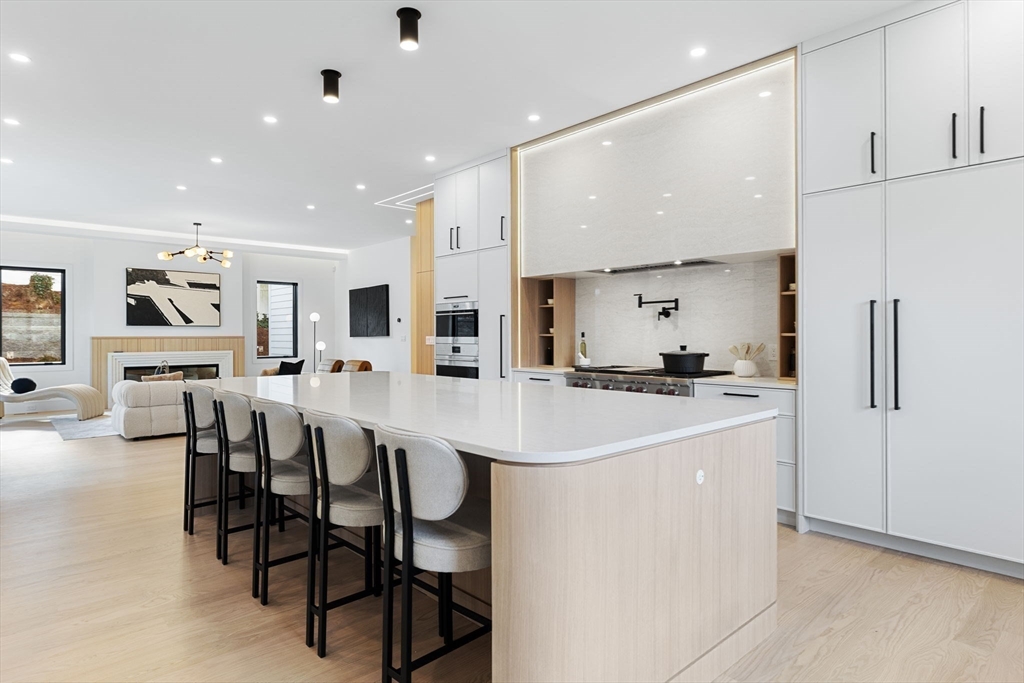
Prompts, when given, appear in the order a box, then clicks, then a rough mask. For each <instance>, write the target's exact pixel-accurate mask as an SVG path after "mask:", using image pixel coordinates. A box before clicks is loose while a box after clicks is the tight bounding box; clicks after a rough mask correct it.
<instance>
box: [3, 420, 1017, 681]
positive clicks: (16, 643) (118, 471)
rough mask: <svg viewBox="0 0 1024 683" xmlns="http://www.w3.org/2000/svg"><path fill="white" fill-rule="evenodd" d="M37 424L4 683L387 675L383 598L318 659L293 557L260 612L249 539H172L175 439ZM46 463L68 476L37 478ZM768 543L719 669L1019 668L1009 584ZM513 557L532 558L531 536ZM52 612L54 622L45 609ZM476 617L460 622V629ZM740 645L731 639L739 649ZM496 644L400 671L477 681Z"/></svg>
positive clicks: (929, 566) (996, 676) (752, 673)
mask: <svg viewBox="0 0 1024 683" xmlns="http://www.w3.org/2000/svg"><path fill="white" fill-rule="evenodd" d="M40 417H41V416H40V415H38V414H36V415H31V416H20V415H8V416H7V417H6V418H4V419H3V421H2V422H0V456H2V461H3V478H2V480H0V487H2V490H3V493H2V496H0V504H2V509H3V514H0V556H2V557H3V562H2V563H0V601H2V603H3V609H2V610H0V625H2V635H0V642H2V647H3V657H0V680H3V681H29V680H33V681H38V680H47V681H128V680H141V679H160V680H175V681H199V680H204V681H205V680H218V681H254V680H297V679H300V678H301V679H304V680H345V681H371V680H374V681H376V680H380V624H381V607H380V605H381V603H380V599H379V598H368V599H365V600H359V601H357V602H354V603H352V604H350V605H346V606H345V607H343V608H340V609H339V610H335V611H333V612H331V615H330V617H329V618H328V632H327V657H326V658H325V659H319V658H318V657H316V656H315V655H312V654H311V653H310V651H309V649H307V648H306V647H305V643H304V641H303V631H302V619H301V611H302V606H303V605H304V604H305V600H306V582H305V572H306V566H305V563H303V562H292V563H289V564H285V565H281V566H280V567H275V568H274V569H272V570H271V576H270V581H271V602H272V605H271V606H270V607H261V606H260V604H259V601H256V600H253V599H252V598H250V597H249V589H248V587H249V582H250V578H251V573H252V533H251V532H245V533H238V534H232V535H231V555H230V560H231V561H230V564H228V565H227V566H222V565H221V564H220V563H219V562H217V561H216V560H215V559H214V557H213V531H214V521H215V520H214V517H213V516H203V517H197V518H196V529H195V536H188V535H186V534H184V533H182V531H181V485H182V466H181V454H182V453H183V449H184V439H182V438H181V437H167V438H160V439H145V440H141V441H125V440H124V439H122V438H121V437H119V436H111V437H101V438H96V439H81V440H76V441H62V440H61V438H60V436H59V435H58V434H57V433H56V432H55V431H54V429H53V428H52V427H51V426H50V425H49V424H48V423H47V422H45V421H43V420H41V419H40ZM42 462H45V463H59V464H60V467H61V469H62V470H63V471H68V472H74V473H75V476H59V477H53V476H40V463H42ZM45 510H59V511H60V514H41V512H40V511H45ZM231 515H232V520H231V523H232V524H246V523H248V522H251V521H252V509H251V507H246V509H245V510H243V511H238V510H234V509H233V510H232V512H231ZM126 520H130V523H126ZM558 521H559V520H555V522H558ZM550 523H552V522H551V521H550V520H549V524H550ZM645 523H646V522H645ZM637 528H638V529H639V528H640V527H637ZM633 532H635V530H631V533H633ZM306 534H307V531H306V526H305V525H304V524H302V523H300V522H297V521H296V522H289V523H288V530H287V531H286V532H285V533H283V534H279V533H277V532H276V531H275V532H273V536H272V539H273V540H272V542H273V547H272V552H273V553H274V556H275V557H277V556H281V555H287V554H289V553H293V552H300V551H302V550H304V549H305V547H306V539H307V536H306ZM776 534H777V538H778V553H779V576H780V578H781V579H782V580H781V582H780V583H779V597H778V610H779V615H778V616H779V626H778V628H777V629H775V630H774V631H773V632H772V633H771V635H770V636H769V637H768V639H767V640H764V641H763V642H761V644H760V645H758V646H756V647H755V648H754V649H753V651H751V652H750V653H749V654H747V655H746V656H745V657H743V658H742V659H741V660H739V661H738V662H737V663H736V664H734V665H733V666H732V667H730V668H729V669H728V670H726V671H725V673H724V675H722V676H721V677H720V678H718V680H720V681H725V682H727V683H735V682H738V681H742V682H744V683H746V682H749V683H760V682H761V681H797V680H800V681H824V680H829V681H865V680H870V681H885V682H893V683H897V682H903V681H922V682H929V683H930V682H938V681H952V680H977V681H1019V680H1022V679H1024V650H1022V648H1024V584H1022V582H1021V581H1020V580H1019V579H1013V578H1009V577H1005V576H1000V575H998V574H992V573H989V572H984V571H980V570H977V569H970V568H967V567H959V566H957V565H953V564H949V563H946V562H938V561H935V560H930V559H927V558H923V557H918V556H915V555H910V554H907V553H900V552H892V551H890V550H885V549H883V548H878V547H874V546H871V545H867V544H865V543H856V542H853V541H848V540H845V539H842V538H837V537H834V536H828V535H825V534H819V533H812V534H798V533H797V532H796V531H794V530H793V529H792V528H790V527H787V526H784V525H777V526H776ZM55 539H58V540H59V542H55ZM72 543H73V544H74V545H73V546H72V545H69V544H72ZM521 552H522V553H523V555H524V559H526V558H528V557H531V556H532V557H536V555H532V554H531V553H532V547H531V546H527V547H526V548H524V549H521ZM69 553H73V555H74V557H75V558H76V559H77V560H78V561H72V562H69V561H68V559H69ZM362 566H363V565H362V559H361V558H359V557H357V556H355V555H353V554H352V553H349V552H348V551H346V550H337V551H333V552H332V553H331V561H330V571H331V573H330V593H329V595H330V597H332V598H333V597H337V596H342V595H346V594H348V593H351V592H353V591H356V590H360V589H361V588H362V587H363V578H362ZM588 569H589V568H588V567H587V566H586V565H585V564H583V563H582V562H581V560H580V559H573V561H572V562H571V563H570V565H569V567H568V568H567V571H570V572H573V573H574V575H575V576H576V577H577V578H578V579H579V580H581V581H584V580H586V581H588V583H589V585H591V586H596V590H595V592H594V593H593V594H592V597H593V598H594V599H596V600H603V599H604V595H605V593H606V592H608V591H615V590H618V589H619V588H620V586H621V584H620V583H619V582H617V581H616V582H613V583H611V584H608V585H604V586H597V585H596V584H594V583H593V582H592V581H591V580H590V579H589V577H588V575H587V573H588ZM526 595H529V593H527V594H526ZM457 599H459V598H458V597H457ZM436 604H437V603H436V602H435V601H434V600H431V599H429V598H427V597H426V596H425V595H423V594H422V593H417V594H416V598H415V600H414V601H413V610H414V611H413V616H414V621H413V643H414V646H415V648H416V651H417V654H419V653H422V652H425V651H427V650H428V649H431V648H433V647H435V646H437V645H439V644H440V643H441V639H440V638H438V637H437V612H436ZM58 610H59V612H60V616H61V618H59V619H41V618H40V614H51V613H54V612H56V611H58ZM765 618H769V617H765ZM396 619H398V620H400V617H399V616H398V610H397V609H396ZM751 624H752V625H753V624H754V622H751ZM98 625H101V626H102V627H98ZM472 628H473V625H472V624H471V623H470V622H469V621H468V620H466V619H463V618H462V617H459V616H456V617H455V634H456V636H460V635H462V634H464V633H467V632H469V631H470V630H472ZM748 628H750V627H748ZM737 636H740V637H742V636H741V632H738V633H737ZM737 636H733V638H732V639H730V643H732V642H733V641H734V639H735V645H733V644H730V646H729V647H734V646H735V647H736V648H737V650H739V649H742V646H741V644H740V643H739V640H738V639H737ZM752 639H755V640H759V639H760V638H758V637H752ZM493 641H494V638H493V636H485V637H484V638H481V639H479V640H477V641H475V642H473V643H470V644H469V645H467V646H466V647H463V648H461V649H459V650H457V651H455V652H453V653H452V654H450V655H447V656H445V657H441V658H440V659H439V660H437V661H435V662H433V663H431V664H428V665H427V666H425V667H423V668H422V669H419V670H417V671H416V673H415V674H414V676H413V678H414V680H415V681H416V683H433V682H435V681H481V682H482V681H488V680H490V679H491V677H490V675H489V673H490V666H491V648H492V642H493ZM55 644H56V645H55ZM183 652H187V653H188V656H182V653H183ZM715 652H717V650H716V651H715ZM707 658H708V655H705V657H704V658H702V659H701V660H699V661H698V662H696V663H694V664H693V665H691V666H690V668H688V669H686V670H685V671H683V672H682V673H680V674H678V675H677V679H678V680H680V681H682V680H686V677H687V676H692V678H693V679H697V680H712V679H713V678H714V676H713V675H711V674H710V673H706V672H702V671H701V670H700V669H699V668H698V667H702V666H706V665H707V664H708V662H706V661H705V660H706V659H707ZM572 680H575V677H573V678H572Z"/></svg>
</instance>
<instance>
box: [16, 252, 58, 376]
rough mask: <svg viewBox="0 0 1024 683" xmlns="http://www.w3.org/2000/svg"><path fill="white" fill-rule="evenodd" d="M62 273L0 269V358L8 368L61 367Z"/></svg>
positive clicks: (45, 270) (34, 269)
mask: <svg viewBox="0 0 1024 683" xmlns="http://www.w3.org/2000/svg"><path fill="white" fill-rule="evenodd" d="M64 280H65V277H64V271H63V270H54V269H50V268H22V267H16V266H0V289H2V296H0V354H2V355H3V357H4V358H6V359H7V362H8V363H10V364H11V365H27V364H32V363H38V364H44V363H45V364H48V365H49V364H53V365H63V364H64V362H65V360H64V350H65V340H64V331H65V324H64V321H65V316H64Z"/></svg>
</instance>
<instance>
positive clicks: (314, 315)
mask: <svg viewBox="0 0 1024 683" xmlns="http://www.w3.org/2000/svg"><path fill="white" fill-rule="evenodd" d="M309 320H310V322H312V323H313V372H316V352H317V349H320V345H319V344H318V343H317V341H316V321H317V320H320V314H319V313H317V312H316V311H313V312H312V313H310V314H309ZM320 350H321V351H322V350H323V349H320ZM321 355H323V354H321Z"/></svg>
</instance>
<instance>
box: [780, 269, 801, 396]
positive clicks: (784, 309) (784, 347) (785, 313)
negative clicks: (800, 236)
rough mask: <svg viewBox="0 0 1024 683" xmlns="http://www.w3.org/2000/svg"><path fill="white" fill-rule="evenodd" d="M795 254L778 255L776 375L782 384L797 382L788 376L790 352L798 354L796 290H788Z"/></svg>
mask: <svg viewBox="0 0 1024 683" xmlns="http://www.w3.org/2000/svg"><path fill="white" fill-rule="evenodd" d="M796 272H797V268H796V254H795V253H793V252H790V253H788V254H779V346H778V349H779V360H778V375H779V380H780V381H783V382H793V383H795V382H796V381H797V378H796V373H794V374H793V375H792V376H791V375H790V374H789V368H790V352H794V353H799V350H798V347H797V338H796V312H797V296H798V294H797V291H798V290H799V288H800V287H799V285H797V289H794V290H790V289H789V285H790V283H796Z"/></svg>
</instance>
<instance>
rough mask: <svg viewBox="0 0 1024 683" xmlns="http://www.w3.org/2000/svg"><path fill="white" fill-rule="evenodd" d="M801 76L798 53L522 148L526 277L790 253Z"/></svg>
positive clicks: (523, 271)
mask: <svg viewBox="0 0 1024 683" xmlns="http://www.w3.org/2000/svg"><path fill="white" fill-rule="evenodd" d="M795 70H796V69H795V55H794V52H793V51H792V50H790V51H787V52H784V53H780V54H778V55H774V56H772V57H768V58H765V59H763V60H760V61H758V62H755V63H752V64H749V65H746V66H744V67H740V68H738V69H734V70H732V71H729V72H726V73H723V74H720V75H718V76H715V77H712V78H710V79H706V80H704V81H700V82H698V83H694V84H691V85H689V86H686V87H684V88H680V89H678V90H675V91H673V92H670V93H666V94H664V95H661V96H659V97H656V98H652V99H650V100H646V101H644V102H640V103H637V104H636V105H633V106H631V107H627V108H626V109H622V110H619V111H616V112H612V113H610V114H607V115H605V116H603V117H600V118H598V119H594V120H592V121H588V122H585V123H581V124H579V125H578V126H574V127H573V128H569V129H566V130H564V131H560V132H558V133H554V134H552V135H549V136H546V137H544V138H540V139H538V140H534V141H532V142H529V143H526V144H524V145H521V146H519V147H518V148H517V149H516V150H515V152H516V154H515V156H516V157H517V164H516V166H517V170H518V177H517V178H516V179H515V180H516V181H517V182H516V185H517V188H518V192H517V196H516V198H515V199H516V200H517V204H518V205H517V207H516V208H517V209H518V211H517V214H518V216H517V218H518V223H519V237H520V241H519V242H520V249H521V251H520V257H521V275H522V276H524V277H537V276H545V275H559V274H569V273H581V272H584V271H595V270H601V269H604V268H613V269H621V268H630V267H635V266H643V265H648V264H652V263H664V262H666V261H672V260H676V259H679V260H682V261H689V260H694V259H712V260H722V261H734V262H735V261H750V260H756V259H758V258H764V257H766V256H771V255H774V254H776V253H778V252H780V251H784V250H792V249H793V248H794V247H795V246H796V245H795V235H796V107H795Z"/></svg>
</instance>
